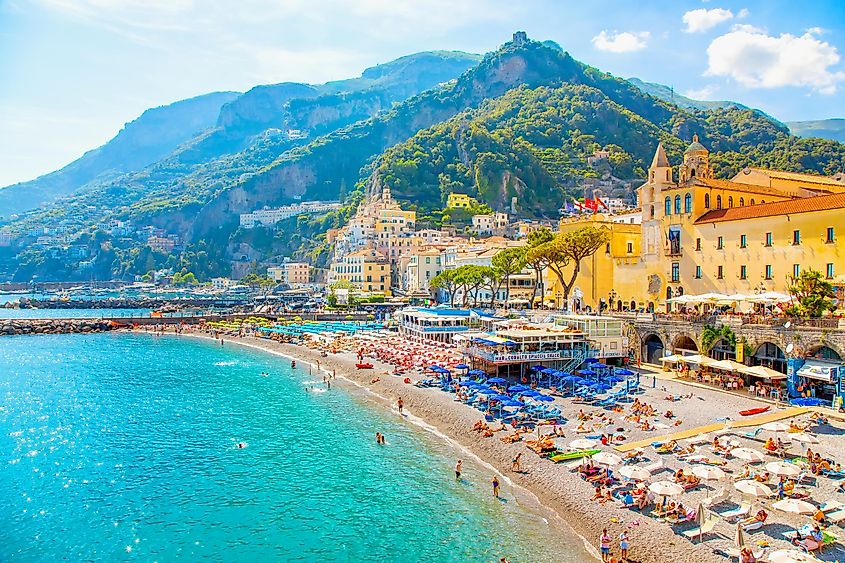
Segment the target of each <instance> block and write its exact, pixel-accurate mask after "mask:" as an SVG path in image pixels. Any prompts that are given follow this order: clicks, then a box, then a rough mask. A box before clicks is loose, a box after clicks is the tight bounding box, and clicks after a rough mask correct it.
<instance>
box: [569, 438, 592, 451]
mask: <svg viewBox="0 0 845 563" xmlns="http://www.w3.org/2000/svg"><path fill="white" fill-rule="evenodd" d="M597 444H598V442H597V441H596V440H590V439H588V438H579V439H578V440H572V441H571V442H569V447H570V448H572V449H573V450H589V449H591V448H594V447H596V445H597Z"/></svg>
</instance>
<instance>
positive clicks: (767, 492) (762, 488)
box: [734, 479, 772, 497]
mask: <svg viewBox="0 0 845 563" xmlns="http://www.w3.org/2000/svg"><path fill="white" fill-rule="evenodd" d="M734 487H736V490H737V491H739V492H741V493H743V494H746V495H750V496H752V497H770V496H772V489H771V488H769V486H768V485H764V484H763V483H758V482H757V481H753V480H751V479H745V480H743V481H737V482H736V483H735V484H734Z"/></svg>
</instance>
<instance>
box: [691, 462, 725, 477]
mask: <svg viewBox="0 0 845 563" xmlns="http://www.w3.org/2000/svg"><path fill="white" fill-rule="evenodd" d="M692 474H693V475H695V476H696V477H698V478H699V479H704V480H705V481H721V480H722V479H724V478H725V472H724V471H722V470H721V469H719V468H718V467H707V466H704V465H696V466H695V467H693V468H692Z"/></svg>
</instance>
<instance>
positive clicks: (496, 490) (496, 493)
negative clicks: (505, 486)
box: [493, 475, 499, 498]
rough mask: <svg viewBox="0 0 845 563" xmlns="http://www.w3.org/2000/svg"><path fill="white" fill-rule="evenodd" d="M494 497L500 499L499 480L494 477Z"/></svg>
mask: <svg viewBox="0 0 845 563" xmlns="http://www.w3.org/2000/svg"><path fill="white" fill-rule="evenodd" d="M493 496H494V497H496V498H499V478H498V477H496V476H495V475H493Z"/></svg>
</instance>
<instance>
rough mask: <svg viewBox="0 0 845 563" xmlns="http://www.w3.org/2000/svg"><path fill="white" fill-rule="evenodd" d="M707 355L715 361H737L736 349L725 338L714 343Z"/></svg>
mask: <svg viewBox="0 0 845 563" xmlns="http://www.w3.org/2000/svg"><path fill="white" fill-rule="evenodd" d="M707 355H708V356H710V357H711V358H713V359H714V360H736V348H735V347H733V346H731V345H730V343H729V342H728V341H727V340H725V339H724V338H720V339H718V340H717V341H716V342H714V343H713V345H712V346H711V347H710V350H709V351H708V352H707Z"/></svg>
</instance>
